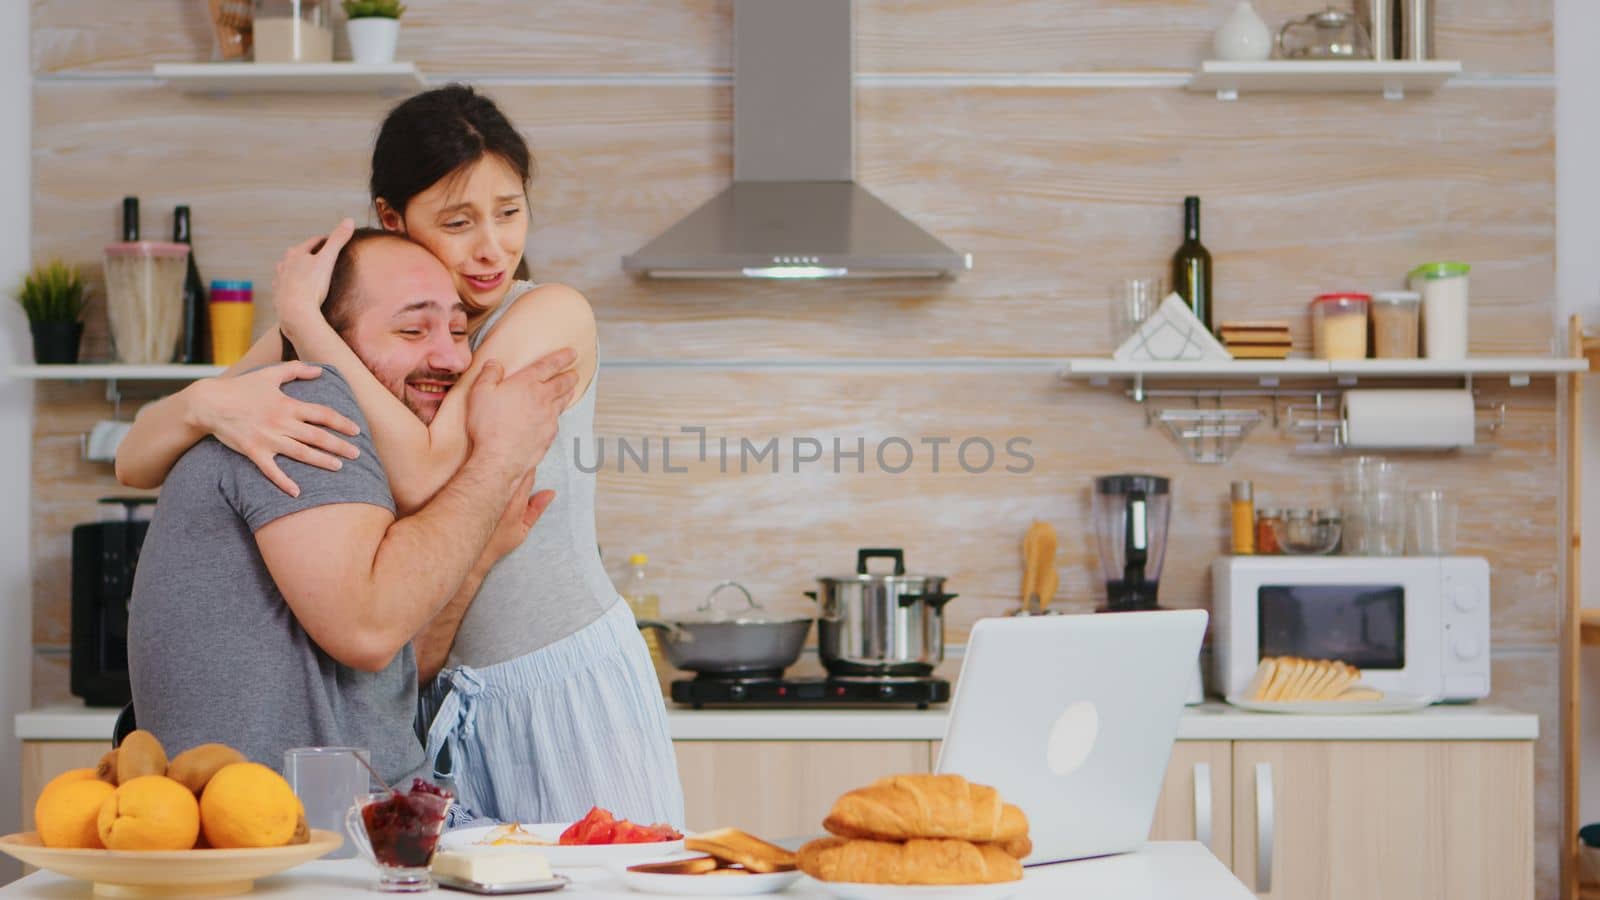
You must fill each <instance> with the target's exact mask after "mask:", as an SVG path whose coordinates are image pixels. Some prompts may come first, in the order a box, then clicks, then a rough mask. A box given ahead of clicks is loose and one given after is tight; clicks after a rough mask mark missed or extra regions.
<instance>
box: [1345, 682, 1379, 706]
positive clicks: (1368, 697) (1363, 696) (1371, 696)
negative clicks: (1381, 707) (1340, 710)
mask: <svg viewBox="0 0 1600 900" xmlns="http://www.w3.org/2000/svg"><path fill="white" fill-rule="evenodd" d="M1333 699H1334V700H1335V701H1338V702H1340V703H1350V702H1356V703H1372V702H1375V701H1378V700H1382V699H1383V691H1380V690H1377V689H1376V688H1369V687H1362V686H1360V685H1357V686H1355V687H1349V688H1345V689H1344V692H1343V693H1341V694H1340V695H1339V696H1337V697H1335V698H1333Z"/></svg>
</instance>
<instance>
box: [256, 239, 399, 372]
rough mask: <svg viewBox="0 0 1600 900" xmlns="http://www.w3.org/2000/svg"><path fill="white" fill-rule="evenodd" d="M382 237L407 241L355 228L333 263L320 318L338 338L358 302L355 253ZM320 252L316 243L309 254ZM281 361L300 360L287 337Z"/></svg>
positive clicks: (347, 326)
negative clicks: (336, 333)
mask: <svg viewBox="0 0 1600 900" xmlns="http://www.w3.org/2000/svg"><path fill="white" fill-rule="evenodd" d="M385 238H389V239H393V240H397V241H405V242H407V243H410V242H411V239H410V238H408V237H406V236H405V235H403V234H400V233H399V232H395V231H385V230H384V229H382V228H357V229H356V230H355V231H354V232H353V233H352V234H351V235H350V240H349V241H348V242H346V243H345V245H344V247H343V248H341V249H340V250H339V256H338V258H337V259H335V260H334V261H333V273H332V275H331V276H330V277H329V279H328V296H327V298H326V299H324V300H323V301H322V317H323V318H324V319H327V320H328V324H329V325H332V326H333V330H334V331H336V332H338V334H339V336H340V337H346V335H347V332H348V331H349V330H350V327H351V326H352V325H354V324H355V313H356V301H357V300H358V299H359V298H358V297H357V296H356V250H357V248H358V247H360V246H362V245H363V244H368V243H371V242H373V241H378V240H383V239H385ZM321 249H322V244H318V245H317V246H316V247H315V248H313V250H312V252H313V253H315V252H317V251H318V250H321ZM283 358H284V359H285V360H291V359H299V358H300V355H299V354H298V353H297V352H295V349H294V345H293V344H291V343H289V338H288V337H283Z"/></svg>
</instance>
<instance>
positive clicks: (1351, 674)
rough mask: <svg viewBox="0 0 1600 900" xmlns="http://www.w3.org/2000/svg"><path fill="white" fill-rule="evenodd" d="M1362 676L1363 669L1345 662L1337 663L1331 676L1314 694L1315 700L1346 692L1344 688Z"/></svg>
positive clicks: (1329, 698)
mask: <svg viewBox="0 0 1600 900" xmlns="http://www.w3.org/2000/svg"><path fill="white" fill-rule="evenodd" d="M1360 677H1361V670H1359V669H1357V668H1356V667H1355V666H1351V665H1347V664H1345V663H1337V664H1336V665H1335V668H1334V670H1333V677H1332V678H1330V679H1329V680H1328V681H1327V682H1326V683H1325V684H1323V685H1322V687H1321V688H1319V689H1318V690H1317V692H1316V693H1315V694H1314V695H1312V697H1311V699H1313V700H1332V699H1333V698H1335V697H1337V696H1339V695H1340V694H1341V693H1343V692H1344V689H1345V688H1347V687H1349V686H1350V685H1352V684H1355V683H1356V679H1358V678H1360Z"/></svg>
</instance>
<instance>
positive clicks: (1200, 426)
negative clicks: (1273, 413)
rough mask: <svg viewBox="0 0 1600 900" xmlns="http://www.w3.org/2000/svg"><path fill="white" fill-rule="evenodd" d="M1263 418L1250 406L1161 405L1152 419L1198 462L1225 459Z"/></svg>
mask: <svg viewBox="0 0 1600 900" xmlns="http://www.w3.org/2000/svg"><path fill="white" fill-rule="evenodd" d="M1264 418H1265V416H1264V415H1262V414H1261V413H1260V412H1259V411H1257V410H1253V409H1163V410H1160V411H1159V412H1157V413H1156V414H1155V420H1156V421H1157V422H1160V423H1161V427H1162V428H1163V429H1165V430H1166V432H1167V434H1168V435H1170V436H1171V437H1172V439H1173V440H1174V441H1176V442H1177V443H1178V446H1180V447H1182V448H1183V449H1184V451H1185V452H1186V453H1188V454H1189V458H1190V459H1191V460H1194V461H1195V462H1197V463H1225V462H1227V461H1228V459H1229V458H1230V457H1232V456H1233V454H1234V451H1236V450H1238V449H1239V447H1240V446H1241V445H1243V444H1244V441H1245V438H1247V437H1249V436H1250V432H1251V431H1254V430H1255V427H1256V426H1257V425H1259V424H1261V421H1262V420H1263V419H1264Z"/></svg>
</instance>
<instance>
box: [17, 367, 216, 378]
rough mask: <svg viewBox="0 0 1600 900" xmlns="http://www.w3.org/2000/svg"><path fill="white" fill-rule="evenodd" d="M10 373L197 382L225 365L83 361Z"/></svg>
mask: <svg viewBox="0 0 1600 900" xmlns="http://www.w3.org/2000/svg"><path fill="white" fill-rule="evenodd" d="M6 374H7V375H9V376H11V377H12V378H24V379H29V380H32V381H194V380H195V379H197V378H209V377H211V376H212V375H221V374H222V366H184V365H165V366H127V365H122V364H120V363H83V364H81V365H71V366H66V365H62V366H12V367H11V368H9V369H7V370H6Z"/></svg>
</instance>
